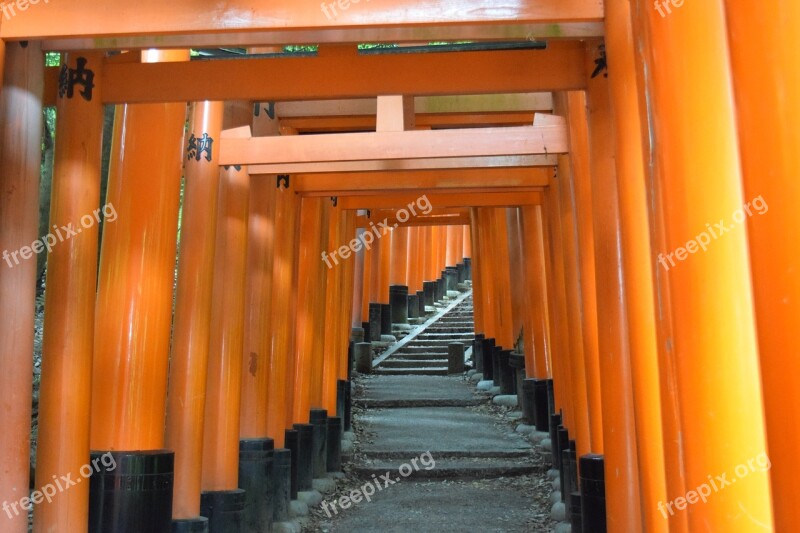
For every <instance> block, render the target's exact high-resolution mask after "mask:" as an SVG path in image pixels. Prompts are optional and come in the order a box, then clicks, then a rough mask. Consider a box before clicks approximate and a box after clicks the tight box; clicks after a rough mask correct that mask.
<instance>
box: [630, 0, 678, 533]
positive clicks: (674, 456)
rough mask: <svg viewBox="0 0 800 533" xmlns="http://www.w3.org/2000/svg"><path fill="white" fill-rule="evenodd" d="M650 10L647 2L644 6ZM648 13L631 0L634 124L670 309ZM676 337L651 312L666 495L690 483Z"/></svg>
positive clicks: (658, 274)
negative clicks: (637, 113) (650, 87)
mask: <svg viewBox="0 0 800 533" xmlns="http://www.w3.org/2000/svg"><path fill="white" fill-rule="evenodd" d="M645 9H650V6H645ZM647 15H648V12H647V11H643V10H642V6H640V5H638V4H637V3H636V2H631V20H632V21H633V37H634V41H635V42H636V46H635V48H634V50H635V52H636V54H635V59H636V64H635V66H636V79H637V88H638V101H639V109H640V111H641V113H640V124H641V127H640V128H639V130H640V132H641V145H642V147H643V150H642V151H643V153H644V160H645V161H646V162H648V164H646V165H645V180H646V187H647V192H648V196H647V204H648V205H649V206H651V207H650V211H649V215H650V241H651V263H652V271H653V285H654V289H655V298H656V301H657V302H658V307H657V309H660V310H668V309H670V308H671V307H672V305H671V303H670V302H671V300H672V296H671V293H670V291H669V288H668V287H669V282H668V280H667V276H666V271H665V269H664V268H663V267H662V266H661V265H660V264H659V263H658V254H659V253H661V252H660V250H667V249H669V245H668V244H667V224H666V222H665V220H666V213H667V208H666V206H667V205H668V200H667V198H666V194H665V191H664V187H663V186H662V185H661V184H662V183H664V180H663V179H661V178H660V177H659V176H660V174H661V172H662V170H661V169H660V168H659V166H658V165H655V164H653V163H652V162H651V161H652V160H653V158H654V153H655V150H656V149H655V147H656V144H657V141H656V140H655V139H654V138H653V137H652V134H653V124H652V120H651V119H652V117H651V116H649V111H646V110H647V109H648V108H649V106H650V103H648V100H649V98H650V95H649V94H648V93H649V90H648V89H647V86H648V81H647V72H646V66H645V58H646V57H647V54H648V53H649V51H648V50H649V47H650V46H651V45H650V37H649V33H648V32H647V31H645V28H646V24H645V23H644V20H645V18H646V17H647ZM674 336H675V332H674V324H673V317H672V313H670V312H666V311H659V312H657V313H656V337H657V343H658V345H657V349H658V360H659V377H660V381H661V422H662V431H663V434H664V445H663V446H664V463H665V469H666V481H667V496H668V497H669V495H672V494H686V493H687V491H688V490H690V489H691V487H688V486H687V485H686V468H685V462H686V461H685V452H684V449H683V442H682V438H681V435H682V433H683V427H682V423H681V414H680V402H681V399H680V395H679V394H678V393H677V391H678V371H677V367H676V365H675V364H674V358H675V352H674V350H673V339H674ZM664 514H667V518H666V519H667V520H669V527H670V532H675V533H684V532H687V531H689V520H688V516H687V513H674V514H668V513H664Z"/></svg>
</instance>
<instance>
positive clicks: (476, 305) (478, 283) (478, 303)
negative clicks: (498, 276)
mask: <svg viewBox="0 0 800 533" xmlns="http://www.w3.org/2000/svg"><path fill="white" fill-rule="evenodd" d="M469 213H470V249H471V258H472V315H473V320H474V323H475V333H483V334H484V335H486V336H487V337H489V335H488V333H487V331H486V320H484V301H485V295H484V290H485V289H484V286H483V272H482V271H481V265H482V261H483V257H482V256H481V253H480V241H479V240H478V237H479V235H480V233H479V231H480V230H479V228H478V222H479V218H478V210H477V208H474V207H473V208H471V209H470V210H469Z"/></svg>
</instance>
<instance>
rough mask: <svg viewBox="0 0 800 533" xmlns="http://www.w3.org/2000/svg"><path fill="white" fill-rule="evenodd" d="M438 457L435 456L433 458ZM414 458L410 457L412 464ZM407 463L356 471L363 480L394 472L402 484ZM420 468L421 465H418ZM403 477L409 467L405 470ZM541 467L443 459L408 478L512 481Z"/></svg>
mask: <svg viewBox="0 0 800 533" xmlns="http://www.w3.org/2000/svg"><path fill="white" fill-rule="evenodd" d="M433 457H434V458H435V457H436V454H435V453H434V454H433ZM411 459H412V457H409V458H408V460H409V461H410V460H411ZM404 464H410V463H408V461H401V460H393V461H380V462H378V461H376V462H372V463H369V464H359V465H355V467H354V469H353V471H354V472H355V473H356V475H357V476H359V477H361V478H363V479H372V476H373V474H374V475H375V476H376V477H377V476H381V475H385V474H386V472H387V471H388V472H392V480H393V481H395V482H397V481H399V480H401V479H402V478H401V477H400V474H399V469H400V467H401V466H402V465H404ZM418 464H419V463H418ZM404 468H405V470H404V473H406V471H407V467H404ZM541 469H542V467H541V466H537V465H535V464H533V463H524V462H522V461H520V460H519V459H516V460H514V459H494V458H486V459H441V458H436V466H435V467H434V468H431V469H430V470H427V469H426V468H425V467H422V465H420V468H419V470H414V469H413V467H412V468H411V470H412V471H411V473H410V474H409V475H408V476H407V477H408V478H416V479H447V480H453V479H491V478H499V477H512V476H523V475H528V474H533V473H535V472H539V471H541Z"/></svg>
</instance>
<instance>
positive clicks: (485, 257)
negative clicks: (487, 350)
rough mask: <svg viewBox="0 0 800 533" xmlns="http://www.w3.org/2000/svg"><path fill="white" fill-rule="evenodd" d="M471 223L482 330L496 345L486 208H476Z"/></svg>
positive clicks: (492, 263) (495, 295)
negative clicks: (478, 274) (473, 229)
mask: <svg viewBox="0 0 800 533" xmlns="http://www.w3.org/2000/svg"><path fill="white" fill-rule="evenodd" d="M473 221H474V224H475V226H476V227H475V232H474V235H475V239H476V241H475V242H476V252H477V253H476V254H475V256H476V258H477V259H478V261H477V265H476V267H475V270H476V271H477V270H480V278H479V283H480V293H481V294H480V296H481V300H480V308H481V317H482V320H483V329H484V331H485V335H486V338H492V339H495V342H496V343H497V345H500V344H501V342H500V341H499V340H498V339H497V336H498V328H497V312H496V300H495V299H496V297H497V294H496V293H495V285H494V284H495V278H494V273H493V271H494V269H495V268H496V267H497V263H496V262H495V261H493V260H492V249H491V247H490V243H489V241H490V240H491V239H492V233H491V231H490V230H491V224H490V220H489V215H488V209H487V208H477V209H475V210H474V214H473Z"/></svg>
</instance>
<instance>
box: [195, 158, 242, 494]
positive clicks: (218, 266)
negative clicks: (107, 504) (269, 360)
mask: <svg viewBox="0 0 800 533" xmlns="http://www.w3.org/2000/svg"><path fill="white" fill-rule="evenodd" d="M249 196H250V176H249V175H248V173H247V168H246V167H242V168H241V169H240V170H237V169H236V167H229V168H228V169H221V170H220V188H219V201H218V207H217V235H216V246H215V254H214V282H213V285H212V296H211V333H210V341H209V357H208V378H207V382H206V409H205V425H204V430H203V469H202V489H203V490H204V491H221V490H232V489H236V488H238V487H239V417H240V406H241V394H242V349H243V346H244V322H245V293H246V288H247V284H246V272H247V241H248V237H247V224H248V219H249Z"/></svg>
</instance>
